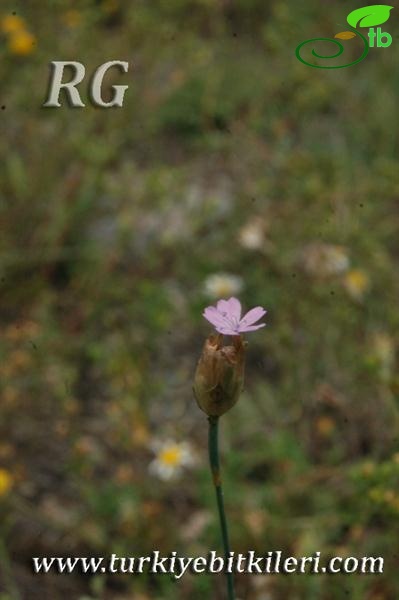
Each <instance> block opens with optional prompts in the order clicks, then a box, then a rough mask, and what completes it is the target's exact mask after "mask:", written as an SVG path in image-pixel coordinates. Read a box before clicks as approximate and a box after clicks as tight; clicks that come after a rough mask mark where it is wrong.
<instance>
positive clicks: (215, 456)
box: [208, 417, 235, 600]
mask: <svg viewBox="0 0 399 600" xmlns="http://www.w3.org/2000/svg"><path fill="white" fill-rule="evenodd" d="M208 421H209V437H208V450H209V463H210V465H211V471H212V479H213V485H214V486H215V492H216V500H217V505H218V511H219V519H220V527H221V530H222V540H223V548H224V555H225V558H226V563H227V559H228V557H229V555H230V542H229V532H228V529H227V521H226V514H225V512H224V503H223V490H222V482H221V478H220V466H219V440H218V429H219V417H209V418H208ZM226 578H227V597H228V600H234V598H235V594H234V580H233V575H232V573H227V572H226Z"/></svg>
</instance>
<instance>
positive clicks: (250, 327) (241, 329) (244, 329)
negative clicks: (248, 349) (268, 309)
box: [237, 323, 266, 333]
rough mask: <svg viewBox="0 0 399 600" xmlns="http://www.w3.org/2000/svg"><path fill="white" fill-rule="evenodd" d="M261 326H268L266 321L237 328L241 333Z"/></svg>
mask: <svg viewBox="0 0 399 600" xmlns="http://www.w3.org/2000/svg"><path fill="white" fill-rule="evenodd" d="M261 327H266V323H261V324H260V325H239V326H238V327H237V330H238V332H239V333H245V332H246V331H256V330H257V329H260V328H261Z"/></svg>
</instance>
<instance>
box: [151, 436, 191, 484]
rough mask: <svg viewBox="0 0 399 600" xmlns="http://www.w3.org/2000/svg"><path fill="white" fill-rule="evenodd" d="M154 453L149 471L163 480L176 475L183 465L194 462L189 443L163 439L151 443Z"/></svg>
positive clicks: (179, 472) (186, 465) (187, 465)
mask: <svg viewBox="0 0 399 600" xmlns="http://www.w3.org/2000/svg"><path fill="white" fill-rule="evenodd" d="M152 447H153V450H154V452H155V454H156V456H155V458H154V460H153V461H152V462H151V463H150V466H149V470H150V472H151V473H152V474H153V475H155V476H156V477H159V478H160V479H163V480H164V481H167V480H170V479H174V478H176V477H178V476H179V475H180V474H181V472H182V471H183V469H184V468H185V467H189V466H191V465H193V464H194V455H193V451H192V448H191V446H190V444H188V443H187V442H180V443H179V442H175V441H173V440H165V441H163V442H155V443H153V444H152Z"/></svg>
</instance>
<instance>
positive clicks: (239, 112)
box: [0, 0, 399, 600]
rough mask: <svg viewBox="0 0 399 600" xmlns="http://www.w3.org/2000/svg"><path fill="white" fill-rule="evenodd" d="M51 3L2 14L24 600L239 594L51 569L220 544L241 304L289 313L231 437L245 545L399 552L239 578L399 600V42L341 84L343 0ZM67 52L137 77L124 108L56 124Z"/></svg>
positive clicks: (243, 592)
mask: <svg viewBox="0 0 399 600" xmlns="http://www.w3.org/2000/svg"><path fill="white" fill-rule="evenodd" d="M26 4H27V3H25V2H22V1H20V2H12V3H11V2H8V0H5V2H3V4H2V7H1V8H2V14H1V22H0V24H1V30H2V34H1V39H0V44H1V61H0V79H1V82H2V84H1V92H0V96H1V98H0V105H1V106H2V110H1V112H0V119H1V125H2V129H1V131H2V135H1V138H0V150H1V157H2V160H1V164H2V168H1V176H0V223H1V236H0V250H1V258H0V261H1V262H0V286H1V287H0V313H1V317H0V318H1V331H2V335H1V341H0V352H1V363H0V393H1V405H0V416H1V418H0V424H1V425H0V427H1V440H0V463H1V468H0V495H1V498H0V510H1V513H2V519H1V536H2V540H3V542H2V545H1V552H0V572H1V575H0V589H2V590H3V595H2V596H1V598H2V600H17V599H18V598H21V599H25V598H26V599H29V600H31V599H32V600H34V599H36V598H37V599H40V600H62V599H64V598H76V599H77V600H78V599H80V600H83V599H88V598H91V599H96V600H101V599H113V600H123V599H127V598H129V599H134V600H147V599H150V598H151V599H156V600H172V599H175V598H181V599H182V600H184V599H186V598H191V599H192V600H196V599H201V600H202V599H203V598H223V597H224V595H223V594H224V581H223V578H221V577H217V576H208V575H203V576H195V577H194V576H190V575H187V576H186V577H184V578H183V579H182V580H180V581H179V582H173V581H172V580H171V579H170V578H169V577H161V576H157V577H154V576H144V575H143V576H140V577H138V576H136V577H134V576H127V575H119V576H116V575H112V576H111V575H109V576H107V577H105V576H101V577H93V578H91V579H90V578H89V577H87V576H86V577H84V576H81V575H78V574H74V575H50V574H49V575H47V576H40V575H36V576H34V575H33V573H32V567H31V557H32V556H54V555H58V556H109V555H110V554H111V553H112V552H115V553H117V554H119V555H120V556H135V555H136V556H140V555H142V556H144V555H146V554H148V553H150V552H151V551H152V550H153V549H159V550H160V551H161V553H162V554H166V553H168V552H170V551H171V550H177V551H178V552H179V553H180V554H182V555H184V556H194V555H199V554H206V553H207V551H208V550H209V549H218V548H220V543H219V530H218V523H217V520H216V515H215V510H214V497H213V489H212V486H211V482H210V476H209V472H208V466H207V454H206V436H207V423H206V418H205V416H204V415H203V414H202V413H200V411H199V410H198V408H197V406H196V404H195V401H194V400H193V398H192V392H191V385H192V376H193V372H194V369H195V364H196V360H197V358H198V355H199V352H200V350H201V346H202V343H203V340H204V338H205V336H206V335H208V333H209V331H210V329H209V327H208V324H207V323H206V322H205V321H204V320H203V318H202V316H201V312H202V309H203V307H204V306H206V305H207V304H210V303H212V302H214V301H215V300H216V299H217V297H218V295H219V294H220V292H221V291H222V290H223V291H225V292H228V291H229V289H231V291H234V286H236V287H237V286H238V288H240V292H239V294H236V295H239V296H240V298H241V300H242V302H243V304H244V305H245V307H246V308H251V307H252V306H255V305H257V304H261V305H263V306H265V307H266V308H267V309H268V315H267V316H268V319H267V322H268V327H267V328H266V329H265V330H262V331H259V332H257V333H255V334H253V335H252V336H248V338H249V340H248V341H249V349H248V365H247V378H246V390H245V394H244V395H243V397H242V399H241V401H240V402H239V404H238V405H237V406H236V407H235V408H234V410H233V411H231V412H230V413H229V414H228V415H227V416H226V417H224V418H223V422H222V433H223V440H222V451H223V469H224V481H225V492H226V503H227V511H228V515H229V519H230V521H231V523H232V546H233V548H234V550H236V551H237V552H238V551H241V552H245V551H247V550H248V549H253V550H256V552H257V553H266V552H267V551H269V550H283V551H284V552H286V553H289V554H291V555H296V556H301V555H307V554H309V555H310V554H312V553H313V552H315V551H321V552H322V554H323V555H324V556H334V555H343V556H346V555H349V556H357V557H362V556H368V555H377V556H384V558H385V570H384V574H383V575H378V576H377V575H374V576H364V575H351V576H348V575H346V576H338V575H337V576H331V575H319V576H303V575H302V576H272V577H255V576H239V577H237V589H238V595H239V597H240V598H242V599H244V598H245V599H251V600H283V599H284V600H287V599H289V600H296V599H299V598H301V599H304V598H306V600H313V599H314V600H316V598H317V600H332V599H334V600H335V599H337V600H338V599H341V598H351V600H395V599H396V598H397V597H398V595H399V579H398V576H397V556H398V553H399V548H398V539H399V536H398V533H399V527H398V525H399V491H398V483H399V443H398V437H397V431H398V428H397V426H398V422H397V415H398V409H397V406H398V395H399V379H398V375H397V364H398V358H397V348H398V343H399V338H398V324H399V311H398V304H397V303H398V297H399V283H398V256H399V235H398V229H399V212H398V196H399V169H398V140H399V136H398V133H399V132H398V121H397V106H396V101H397V97H398V92H399V79H398V76H397V73H398V72H399V51H398V49H397V48H396V42H397V40H396V38H395V37H394V41H393V44H392V46H391V47H389V48H386V49H373V50H370V54H369V56H368V57H367V58H366V60H364V61H363V62H362V63H360V64H358V65H356V66H355V67H351V68H349V69H337V70H333V71H327V70H321V69H320V70H319V69H311V68H309V67H306V66H305V65H303V64H301V63H300V62H299V61H298V60H297V59H296V58H295V54H294V52H295V48H296V46H297V45H298V44H299V43H300V42H301V41H303V40H305V39H308V38H311V37H318V36H325V37H329V36H333V35H334V34H335V33H336V32H337V31H339V30H340V28H341V29H342V27H341V26H339V25H338V26H337V23H344V22H345V18H346V13H345V11H346V10H347V9H346V8H345V7H344V6H343V4H342V3H341V2H337V1H333V2H329V3H319V2H316V1H315V0H309V2H307V3H306V5H300V6H299V5H298V4H297V3H295V2H294V1H293V0H290V1H289V2H277V1H273V2H270V3H266V2H261V1H260V0H240V1H236V2H234V3H233V2H230V1H229V0H224V1H222V0H218V1H214V0H186V1H184V2H183V0H156V1H154V2H145V1H139V0H135V1H133V2H130V3H126V2H122V1H118V0H103V1H97V2H95V1H94V0H92V1H89V0H87V1H82V2H73V3H70V2H66V0H52V1H51V2H50V1H49V2H46V3H43V2H38V1H36V2H30V3H29V6H26ZM350 8H352V9H353V8H354V7H353V6H352V7H350ZM13 12H15V13H16V14H15V15H13ZM394 13H395V11H392V16H391V19H390V21H389V22H388V23H387V25H386V26H384V27H385V28H386V30H387V31H390V32H391V33H392V34H394V31H395V27H397V26H398V22H397V16H396V15H395V14H394ZM10 17H13V18H11V19H10ZM345 44H347V46H345V47H346V48H348V50H347V51H348V52H349V53H350V52H352V53H353V56H355V55H356V51H357V49H358V46H357V45H356V44H357V41H356V40H355V41H353V40H351V41H348V42H345ZM57 59H58V60H79V61H81V62H83V63H84V64H85V66H86V70H87V74H88V75H89V74H90V73H91V72H92V70H93V69H94V68H95V67H96V66H98V65H100V64H101V63H102V62H105V61H108V60H112V59H115V60H116V59H118V60H127V61H129V63H130V65H131V67H130V71H129V73H128V75H123V76H122V75H121V74H120V73H119V74H117V75H116V74H112V73H110V74H109V76H107V79H106V82H105V85H109V84H110V83H121V84H122V83H123V84H125V83H126V82H128V83H129V89H128V91H127V93H126V97H125V103H124V107H123V108H122V109H109V110H104V109H98V108H95V107H93V106H91V105H90V103H89V102H88V101H87V106H86V108H85V109H70V108H68V107H66V106H64V107H62V108H60V109H57V110H54V109H44V108H42V107H41V105H42V104H43V102H44V100H45V95H46V90H47V86H48V77H49V63H50V61H52V60H57ZM85 86H86V84H84V85H82V90H83V92H82V96H83V97H84V98H85V100H87V89H85ZM215 275H220V277H219V279H217V278H216V283H215V277H214V276H215ZM231 277H233V278H231ZM212 278H213V279H212ZM234 278H235V279H234ZM218 286H219V287H218ZM229 286H230V288H229ZM182 443H186V444H188V446H187V448H186V451H187V452H188V453H189V454H190V461H189V464H188V463H187V466H186V467H185V468H184V469H183V468H182V469H179V468H178V467H179V464H178V462H179V461H178V460H177V461H175V462H174V459H176V457H177V456H178V455H179V452H180V451H181V450H180V449H181V447H182V446H180V444H182ZM173 457H174V458H173ZM167 467H171V471H173V474H174V475H175V477H174V478H168V473H169V471H168V470H167ZM175 467H176V468H175Z"/></svg>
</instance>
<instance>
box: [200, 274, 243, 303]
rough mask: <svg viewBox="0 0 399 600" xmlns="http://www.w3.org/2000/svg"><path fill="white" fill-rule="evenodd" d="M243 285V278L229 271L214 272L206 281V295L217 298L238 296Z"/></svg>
mask: <svg viewBox="0 0 399 600" xmlns="http://www.w3.org/2000/svg"><path fill="white" fill-rule="evenodd" d="M243 287H244V283H243V280H242V278H241V277H239V276H238V275H231V274H229V273H214V274H213V275H209V276H208V277H207V278H206V279H205V282H204V289H205V293H206V295H207V296H209V297H210V298H215V299H219V298H225V297H230V296H237V295H238V294H239V293H240V292H241V290H242V288H243Z"/></svg>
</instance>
